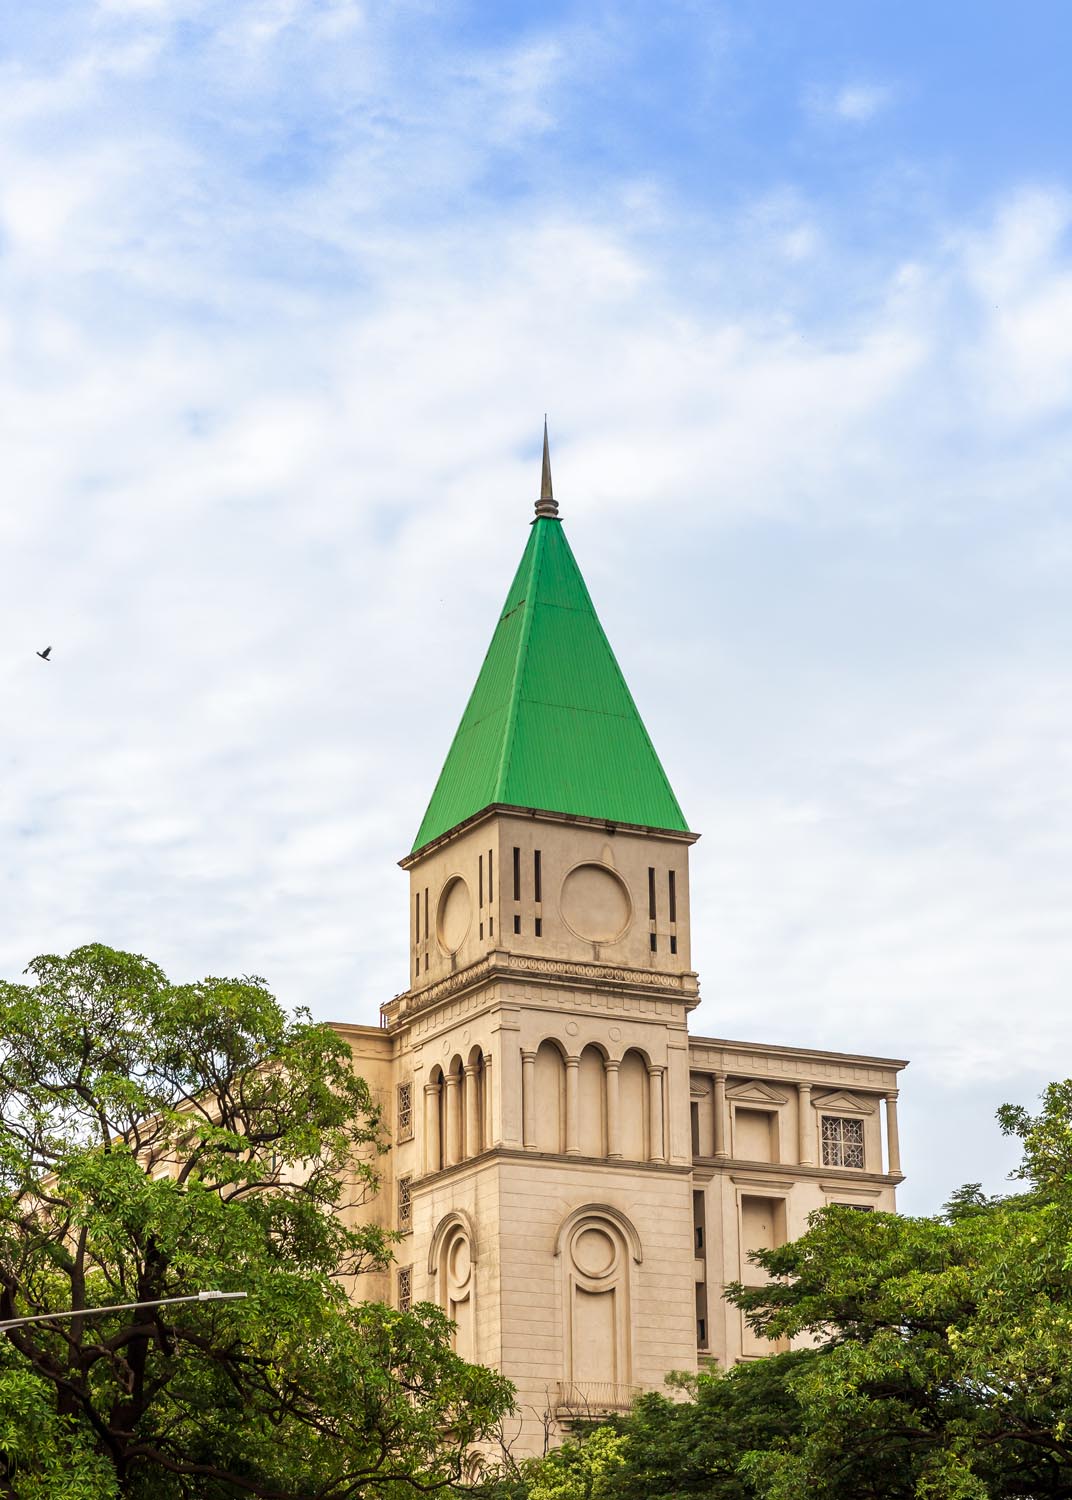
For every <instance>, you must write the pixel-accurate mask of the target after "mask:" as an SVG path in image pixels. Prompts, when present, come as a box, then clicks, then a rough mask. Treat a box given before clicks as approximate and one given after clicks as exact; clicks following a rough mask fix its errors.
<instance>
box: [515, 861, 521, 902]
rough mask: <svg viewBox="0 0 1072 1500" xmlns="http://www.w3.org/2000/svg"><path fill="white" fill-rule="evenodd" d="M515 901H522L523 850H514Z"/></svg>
mask: <svg viewBox="0 0 1072 1500" xmlns="http://www.w3.org/2000/svg"><path fill="white" fill-rule="evenodd" d="M514 900H515V901H520V900H521V850H520V849H515V850H514Z"/></svg>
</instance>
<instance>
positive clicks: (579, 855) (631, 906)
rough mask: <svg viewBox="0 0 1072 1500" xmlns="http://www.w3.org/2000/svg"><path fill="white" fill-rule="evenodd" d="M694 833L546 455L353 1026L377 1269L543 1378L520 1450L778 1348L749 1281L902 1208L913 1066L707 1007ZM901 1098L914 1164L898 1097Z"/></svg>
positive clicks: (480, 1346) (536, 1379)
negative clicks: (902, 1148) (698, 959)
mask: <svg viewBox="0 0 1072 1500" xmlns="http://www.w3.org/2000/svg"><path fill="white" fill-rule="evenodd" d="M696 837H697V835H696V834H694V833H690V832H689V830H688V825H687V823H686V822H685V819H684V816H683V815H682V812H681V809H680V807H679V806H678V803H677V800H676V798H675V796H674V793H673V791H672V790H671V787H670V784H669V782H668V780H667V778H666V775H665V773H664V771H663V768H662V766H661V764H660V762H659V759H658V757H657V755H656V753H655V750H654V748H653V746H652V743H651V740H650V739H649V737H648V734H647V731H646V730H645V728H644V724H643V722H642V720H641V718H640V715H639V713H638V712H637V709H636V705H635V704H634V702H633V699H632V697H631V695H630V693H629V689H628V688H627V686H626V684H625V680H624V678H623V676H622V673H621V671H620V669H619V667H618V664H617V662H616V660H615V658H614V655H613V652H612V651H611V648H610V645H609V643H608V641H607V638H606V636H605V635H604V633H603V629H602V627H601V625H600V623H599V620H598V618H597V616H596V613H595V610H594V608H593V606H592V601H591V599H590V597H589V594H588V590H587V588H586V587H585V584H584V580H583V578H582V576H581V573H580V570H579V568H578V566H577V563H576V560H575V559H574V556H573V553H572V551H571V550H570V546H569V543H568V541H567V540H566V537H565V534H564V531H563V528H562V522H561V520H560V518H559V515H558V506H557V503H556V501H555V499H554V496H553V492H552V485H551V471H550V461H549V455H548V448H547V435H546V427H545V432H544V455H543V479H542V485H541V496H540V499H539V501H538V502H537V505H536V515H535V518H534V520H533V521H532V524H531V529H530V531H529V536H528V542H527V545H526V547H525V551H524V555H523V556H522V559H521V563H520V565H519V567H518V570H517V573H516V576H515V578H514V580H513V583H512V584H511V586H510V590H509V592H508V594H507V597H506V602H505V604H504V606H503V609H502V612H501V614H500V617H499V620H498V623H497V625H496V627H495V631H494V634H493V636H492V640H491V645H490V646H489V648H488V652H487V655H486V657H485V660H484V663H483V666H482V667H481V670H480V673H479V676H478V678H477V682H476V686H475V687H474V689H473V692H472V695H471V696H470V699H469V702H468V705H467V707H466V709H465V712H464V714H463V716H462V721H461V724H460V725H459V727H458V731H457V733H456V735H455V737H454V741H453V743H452V745H451V747H450V750H449V753H448V755H447V758H446V761H445V763H444V766H443V770H442V772H441V774H440V777H439V780H438V782H437V784H436V787H435V790H434V792H433V794H432V798H431V801H430V803H429V805H428V809H427V811H426V813H425V815H424V818H423V821H422V823H421V826H420V829H419V831H418V834H417V837H416V840H415V842H414V845H413V849H412V851H411V853H410V854H409V855H407V856H406V858H405V859H403V860H402V861H401V863H402V866H403V868H404V869H405V870H406V871H407V872H408V875H409V881H410V894H409V928H410V932H409V960H410V985H409V988H408V989H407V990H406V991H405V993H403V994H401V995H399V996H397V997H396V998H395V999H394V1000H392V1001H389V1002H388V1003H387V1004H386V1005H384V1006H383V1007H382V1012H383V1015H382V1020H383V1026H382V1029H381V1030H379V1031H375V1030H372V1029H371V1028H366V1027H346V1026H340V1027H339V1030H340V1031H341V1032H342V1033H343V1034H344V1035H346V1036H347V1037H348V1039H349V1040H350V1042H351V1045H352V1047H353V1049H354V1053H355V1063H356V1065H357V1066H358V1067H359V1068H360V1070H361V1071H362V1072H364V1073H365V1074H366V1076H367V1077H368V1078H369V1080H370V1082H371V1083H372V1084H373V1086H374V1087H375V1088H377V1089H378V1090H379V1093H380V1096H381V1098H382V1099H383V1101H384V1103H385V1106H386V1110H385V1113H386V1115H387V1118H388V1119H389V1120H391V1121H392V1123H393V1125H394V1131H393V1136H394V1142H393V1150H392V1152H391V1154H390V1157H389V1166H388V1171H387V1179H388V1180H387V1189H388V1191H387V1193H386V1194H385V1195H384V1196H383V1197H382V1198H381V1200H379V1203H378V1205H376V1206H375V1207H374V1209H373V1211H374V1212H377V1213H378V1214H379V1215H380V1216H382V1217H383V1218H384V1221H385V1222H387V1223H388V1224H391V1225H393V1226H394V1227H397V1228H398V1229H400V1230H401V1231H402V1233H403V1235H404V1236H405V1238H404V1240H403V1242H402V1244H401V1245H400V1246H399V1248H398V1250H397V1252H396V1254H397V1262H398V1264H397V1268H396V1270H395V1271H394V1273H393V1275H392V1277H391V1278H389V1279H388V1278H384V1279H383V1282H382V1284H379V1285H376V1286H371V1287H368V1288H367V1289H366V1290H367V1292H368V1294H370V1295H377V1296H382V1297H386V1298H389V1299H392V1300H397V1302H398V1303H399V1305H401V1306H403V1307H405V1306H408V1305H410V1303H411V1302H413V1301H418V1300H428V1301H434V1302H437V1303H438V1304H439V1305H440V1306H442V1307H443V1308H445V1309H446V1311H447V1312H448V1313H449V1315H450V1316H451V1318H453V1319H454V1321H455V1323H456V1325H457V1333H456V1342H457V1347H458V1349H459V1352H461V1353H463V1354H464V1355H465V1356H466V1357H468V1358H470V1359H473V1360H476V1361H479V1362H481V1363H485V1364H489V1365H492V1366H494V1367H496V1368H498V1369H500V1370H501V1371H502V1372H503V1373H504V1374H505V1375H507V1376H509V1378H510V1379H511V1380H513V1381H514V1383H515V1385H516V1386H517V1389H518V1401H519V1408H520V1412H521V1416H522V1419H523V1423H524V1426H523V1430H522V1432H521V1435H520V1441H519V1443H518V1450H519V1451H539V1450H540V1448H541V1447H542V1446H543V1443H544V1435H545V1432H547V1431H550V1432H551V1433H552V1434H556V1433H560V1432H561V1430H562V1428H563V1427H564V1426H566V1425H568V1423H569V1421H570V1420H571V1419H572V1418H573V1417H575V1416H577V1415H579V1414H591V1413H597V1412H605V1411H608V1410H616V1409H622V1408H624V1407H627V1406H628V1405H629V1404H630V1402H631V1400H632V1398H633V1396H634V1395H635V1394H636V1392H637V1391H638V1390H641V1389H644V1388H658V1387H660V1386H661V1384H662V1382H663V1379H664V1377H665V1375H666V1374H667V1373H668V1372H669V1371H671V1370H690V1369H691V1370H695V1369H696V1368H697V1364H698V1363H699V1362H702V1361H704V1360H706V1359H716V1360H719V1361H721V1362H723V1363H726V1362H731V1361H733V1360H734V1359H740V1358H748V1357H752V1356H754V1355H757V1354H761V1353H763V1352H766V1350H765V1349H764V1348H763V1347H759V1346H757V1344H756V1340H755V1337H754V1335H751V1334H750V1333H749V1330H748V1329H747V1328H746V1327H745V1326H744V1325H743V1323H742V1321H741V1317H740V1314H738V1313H736V1312H735V1311H734V1310H730V1309H728V1308H727V1307H726V1305H725V1303H724V1302H723V1301H722V1298H721V1288H722V1286H723V1285H724V1284H725V1282H727V1281H729V1280H734V1279H736V1278H737V1277H738V1276H743V1277H744V1278H745V1279H748V1278H749V1276H750V1274H753V1275H754V1274H755V1272H754V1268H752V1267H751V1266H750V1263H749V1262H748V1259H747V1254H748V1251H749V1250H750V1249H755V1248H758V1247H760V1246H762V1245H767V1244H775V1243H778V1242H780V1241H781V1240H783V1239H785V1238H786V1237H788V1236H791V1235H795V1234H797V1233H799V1232H801V1230H802V1229H803V1228H804V1224H805V1220H806V1215H807V1213H808V1212H809V1211H810V1210H811V1209H812V1208H815V1207H819V1206H821V1205H822V1204H823V1203H828V1202H851V1203H852V1204H853V1205H854V1206H856V1207H859V1208H864V1209H867V1208H875V1207H882V1208H886V1207H888V1208H892V1207H893V1188H894V1185H895V1184H896V1182H898V1181H899V1180H900V1175H899V1161H898V1159H897V1147H896V1115H895V1105H894V1102H893V1101H894V1100H895V1099H896V1087H895V1086H896V1080H897V1070H898V1069H899V1068H900V1067H901V1066H903V1064H901V1063H899V1062H897V1061H891V1060H889V1059H881V1058H864V1057H857V1056H853V1055H845V1054H840V1053H818V1052H811V1051H804V1050H793V1049H788V1048H784V1047H769V1046H767V1047H765V1046H763V1045H761V1044H754V1043H748V1044H746V1043H738V1042H724V1041H719V1040H714V1039H707V1038H692V1039H691V1040H690V1037H689V1035H688V1030H687V1020H688V1016H689V1013H690V1012H691V1011H692V1010H693V1009H694V1008H695V1007H696V1005H697V1004H698V1000H699V993H698V987H697V978H696V974H695V973H694V972H693V970H692V966H691V955H690V916H689V849H690V847H691V846H692V844H693V843H695V841H696ZM883 1098H885V1100H886V1113H887V1121H888V1157H889V1164H888V1168H887V1170H885V1171H884V1170H883V1162H882V1139H881V1127H880V1116H879V1112H878V1103H879V1100H880V1099H883Z"/></svg>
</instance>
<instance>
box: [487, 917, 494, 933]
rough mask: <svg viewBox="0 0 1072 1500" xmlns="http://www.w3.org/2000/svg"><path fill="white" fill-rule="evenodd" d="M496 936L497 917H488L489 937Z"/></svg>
mask: <svg viewBox="0 0 1072 1500" xmlns="http://www.w3.org/2000/svg"><path fill="white" fill-rule="evenodd" d="M494 936H495V918H494V917H489V918H488V937H489V938H491V937H494Z"/></svg>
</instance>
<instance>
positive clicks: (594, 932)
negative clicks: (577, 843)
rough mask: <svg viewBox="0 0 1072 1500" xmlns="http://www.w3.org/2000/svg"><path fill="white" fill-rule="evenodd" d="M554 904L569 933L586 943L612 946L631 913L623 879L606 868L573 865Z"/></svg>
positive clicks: (627, 922)
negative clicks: (559, 911) (560, 913)
mask: <svg viewBox="0 0 1072 1500" xmlns="http://www.w3.org/2000/svg"><path fill="white" fill-rule="evenodd" d="M558 904H559V909H560V910H561V912H562V920H563V921H564V922H565V924H566V926H567V927H568V928H569V930H570V931H571V932H572V933H575V934H576V936H577V937H579V938H584V939H585V940H586V942H589V943H616V942H617V941H618V939H619V938H620V937H624V936H625V931H626V928H627V927H628V926H629V922H630V919H631V918H632V914H633V909H632V903H631V902H630V900H629V890H628V888H627V886H626V884H625V882H624V880H622V878H621V876H620V875H616V874H615V873H614V871H613V870H608V869H607V867H606V865H575V866H574V868H573V869H572V870H571V871H570V872H569V874H568V875H567V876H566V878H565V880H564V881H563V882H562V894H561V896H560V897H559V903H558Z"/></svg>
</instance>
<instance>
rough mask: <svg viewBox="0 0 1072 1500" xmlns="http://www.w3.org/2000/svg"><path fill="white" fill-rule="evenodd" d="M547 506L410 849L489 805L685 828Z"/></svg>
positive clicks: (551, 503)
mask: <svg viewBox="0 0 1072 1500" xmlns="http://www.w3.org/2000/svg"><path fill="white" fill-rule="evenodd" d="M545 488H546V489H547V490H548V492H549V490H550V480H549V475H548V477H547V480H546V483H545ZM552 507H553V509H554V511H557V509H558V507H557V504H555V502H554V500H553V499H551V498H550V496H549V494H548V497H547V499H546V501H545V500H544V499H541V502H540V507H539V508H538V513H537V519H536V521H535V522H534V523H533V525H532V530H531V533H530V535H529V541H528V546H527V547H526V548H525V553H524V556H523V557H522V559H521V565H520V567H519V568H518V570H517V575H516V577H515V578H514V581H513V584H512V585H511V588H510V592H509V594H508V595H507V598H506V603H505V605H504V606H503V611H502V615H501V616H500V619H499V623H498V625H497V626H496V628H495V634H494V636H493V637H492V640H491V645H490V646H489V647H488V654H487V656H486V657H485V658H484V665H483V666H482V667H481V669H480V676H479V677H478V678H477V682H476V687H474V689H473V692H472V696H471V697H470V699H469V702H468V704H467V706H466V709H465V713H464V714H463V715H462V721H461V724H460V725H459V726H458V732H457V734H455V736H454V743H453V744H452V745H451V747H450V753H449V754H448V755H447V759H446V764H445V765H444V766H443V770H442V771H441V773H440V776H439V780H438V782H437V783H436V788H435V791H434V792H433V793H432V800H431V802H430V803H429V804H428V811H427V812H426V813H425V815H424V821H423V822H422V823H421V827H420V832H419V833H418V834H417V838H416V840H415V842H414V845H413V848H414V850H416V849H421V848H423V847H424V845H425V844H429V843H431V842H432V840H433V839H436V838H438V837H439V836H440V835H441V834H444V833H446V832H448V830H449V829H451V828H455V827H457V825H458V824H459V823H464V822H465V820H466V819H467V818H470V817H472V816H473V815H474V814H475V813H478V812H481V811H482V810H483V809H484V808H485V807H489V806H491V805H492V804H493V803H505V804H506V805H508V806H511V807H524V808H538V809H540V810H541V811H543V812H555V813H566V814H573V815H575V816H579V817H588V818H601V819H603V818H605V819H606V820H607V821H608V822H612V823H633V824H638V825H640V826H641V827H646V828H664V829H672V830H675V831H681V832H687V830H688V824H687V823H686V822H685V819H684V817H683V816H682V812H681V808H680V807H679V806H678V804H677V798H676V797H675V796H674V793H673V791H672V790H671V788H670V783H669V782H668V781H667V779H666V773H665V772H664V770H663V768H662V766H661V765H660V764H659V757H658V756H657V755H656V754H655V750H654V747H653V746H652V743H651V740H650V739H649V738H648V732H647V730H646V729H645V728H644V724H643V721H642V719H641V717H640V715H639V713H638V712H637V709H636V704H635V703H634V702H633V699H632V696H631V694H630V692H629V689H628V688H627V687H626V685H625V679H624V678H623V676H622V674H621V669H620V668H619V666H618V663H617V662H616V661H615V659H614V653H613V651H612V650H611V649H610V643H609V642H608V640H607V637H606V636H605V635H604V634H603V627H602V625H600V623H599V620H598V618H597V616H596V612H595V610H594V609H593V607H592V601H591V599H590V598H589V596H588V590H587V588H586V587H585V583H584V579H583V578H582V577H581V572H580V569H579V568H578V566H577V562H576V559H575V558H574V556H573V553H572V551H571V550H570V545H569V542H568V541H567V540H566V537H565V533H564V532H563V530H562V523H561V521H559V520H558V518H557V516H556V515H554V514H552V513H549V512H551V509H552Z"/></svg>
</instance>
